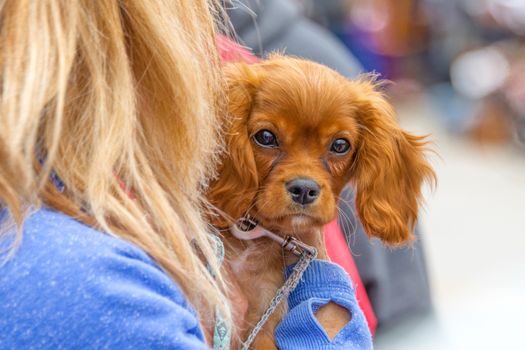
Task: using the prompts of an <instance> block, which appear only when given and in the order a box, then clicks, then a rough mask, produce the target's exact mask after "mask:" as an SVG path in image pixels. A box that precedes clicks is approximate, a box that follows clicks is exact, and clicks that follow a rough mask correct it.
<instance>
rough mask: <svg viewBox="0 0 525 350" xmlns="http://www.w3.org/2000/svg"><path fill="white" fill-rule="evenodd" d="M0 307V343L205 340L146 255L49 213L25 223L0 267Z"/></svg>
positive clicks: (48, 345) (189, 310)
mask: <svg viewBox="0 0 525 350" xmlns="http://www.w3.org/2000/svg"><path fill="white" fill-rule="evenodd" d="M0 299H1V300H8V302H5V303H1V305H0V343H5V342H15V343H14V344H15V345H17V346H26V345H27V347H28V348H31V346H33V345H35V344H34V340H35V339H40V340H39V341H40V342H41V343H40V344H39V347H41V348H53V347H55V346H57V347H60V346H59V345H60V344H68V345H71V346H72V345H79V346H81V344H88V343H89V344H90V347H91V346H92V347H93V348H115V347H118V348H127V347H128V346H130V344H135V345H136V346H138V345H140V344H141V343H143V344H142V345H144V346H145V347H149V346H151V345H152V344H155V345H156V346H157V347H158V348H164V347H165V346H163V344H164V345H166V346H167V345H168V344H170V345H171V344H172V339H171V338H172V336H171V335H169V336H168V334H169V330H168V329H167V328H166V327H170V328H171V329H173V330H174V331H176V330H179V331H181V332H185V333H188V332H189V333H190V334H193V336H194V337H195V338H196V339H197V340H198V339H200V338H201V337H202V334H201V333H200V330H199V324H198V321H197V318H196V317H195V313H194V311H193V310H192V308H191V307H190V306H189V305H188V303H187V301H186V299H185V297H184V295H183V293H182V291H181V290H180V289H179V288H178V286H177V285H176V283H175V282H173V280H172V279H171V278H170V277H169V276H168V275H167V274H166V273H165V272H164V271H163V270H162V269H161V268H160V267H159V266H158V265H157V264H155V262H154V261H153V260H152V259H151V258H150V257H149V256H148V255H147V254H146V253H145V252H144V251H143V250H141V249H139V248H138V247H136V246H134V245H133V244H131V243H129V242H127V241H124V240H122V239H120V238H118V237H114V236H111V235H109V234H106V233H103V232H100V231H97V230H95V229H93V228H91V227H89V226H87V225H85V224H83V223H81V222H79V221H77V220H75V219H74V218H71V217H69V216H67V215H64V214H62V213H59V212H56V211H52V210H48V209H40V210H38V211H36V212H34V213H32V214H31V215H30V216H28V218H27V219H26V221H25V222H24V226H23V236H22V242H21V243H20V244H19V246H18V248H17V250H16V251H15V253H14V255H13V256H12V257H11V258H10V259H9V260H7V262H4V263H3V265H0ZM2 315H3V316H2ZM7 315H9V316H7ZM161 321H162V322H161ZM176 333H177V332H174V334H176ZM1 334H3V335H4V336H6V337H8V338H4V337H3V336H2V335H1ZM9 344H10V343H9ZM40 345H41V346H40Z"/></svg>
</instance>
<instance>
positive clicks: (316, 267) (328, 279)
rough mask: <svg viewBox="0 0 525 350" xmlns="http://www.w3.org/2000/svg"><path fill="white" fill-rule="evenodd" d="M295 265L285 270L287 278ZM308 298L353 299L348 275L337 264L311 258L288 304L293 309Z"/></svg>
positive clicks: (353, 292) (353, 294) (353, 295)
mask: <svg viewBox="0 0 525 350" xmlns="http://www.w3.org/2000/svg"><path fill="white" fill-rule="evenodd" d="M294 267H295V265H290V266H288V267H287V268H286V270H285V277H286V278H288V277H289V276H290V275H291V273H292V272H293V269H294ZM310 298H321V299H334V298H336V299H347V300H355V291H354V287H353V285H352V281H351V280H350V277H349V276H348V274H347V273H346V271H345V270H344V269H343V268H342V267H340V266H339V265H336V264H333V263H331V262H328V261H324V260H313V261H312V262H311V263H310V265H309V266H308V268H307V269H306V271H305V272H304V274H303V276H302V277H301V280H300V281H299V284H298V285H297V287H296V288H295V289H294V290H293V291H292V292H291V293H290V295H289V297H288V306H289V307H290V309H293V308H294V307H295V306H297V305H298V304H300V303H302V302H303V301H305V300H308V299H310Z"/></svg>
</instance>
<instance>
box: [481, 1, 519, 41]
mask: <svg viewBox="0 0 525 350" xmlns="http://www.w3.org/2000/svg"><path fill="white" fill-rule="evenodd" d="M489 12H490V13H491V15H492V16H493V17H494V18H495V19H496V21H498V22H499V23H501V24H502V25H504V26H505V27H507V28H509V29H510V30H512V31H514V32H516V33H518V34H524V33H525V0H490V2H489Z"/></svg>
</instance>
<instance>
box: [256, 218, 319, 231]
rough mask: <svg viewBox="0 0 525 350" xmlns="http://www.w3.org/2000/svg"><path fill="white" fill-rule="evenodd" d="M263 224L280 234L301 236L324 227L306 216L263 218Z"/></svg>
mask: <svg viewBox="0 0 525 350" xmlns="http://www.w3.org/2000/svg"><path fill="white" fill-rule="evenodd" d="M260 222H261V224H262V225H263V226H264V227H266V228H268V229H270V230H274V231H276V232H278V233H288V234H294V235H297V234H301V233H302V232H308V231H310V230H312V229H314V228H317V227H321V226H323V222H321V220H319V219H318V218H315V217H313V216H310V215H306V214H291V215H285V216H281V217H278V218H261V220H260Z"/></svg>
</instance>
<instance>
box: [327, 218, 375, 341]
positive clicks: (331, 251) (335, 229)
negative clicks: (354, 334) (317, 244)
mask: <svg viewBox="0 0 525 350" xmlns="http://www.w3.org/2000/svg"><path fill="white" fill-rule="evenodd" d="M324 234H325V243H326V250H327V252H328V256H329V257H330V259H331V260H332V262H334V263H336V264H338V265H340V266H341V267H342V268H343V269H345V271H346V272H347V273H348V275H350V277H351V278H352V281H353V282H354V285H355V288H356V297H357V301H358V302H359V306H360V307H361V310H363V313H364V314H365V318H366V321H367V322H368V328H370V333H372V335H373V334H374V333H375V330H376V327H377V318H376V315H375V313H374V310H373V309H372V304H370V300H369V299H368V294H366V290H365V287H364V285H363V282H362V281H361V277H360V276H359V272H358V271H357V266H356V265H355V262H354V259H353V258H352V255H351V254H350V250H349V249H348V244H347V242H346V239H345V237H344V235H343V231H341V228H340V227H339V224H338V222H337V220H334V221H332V222H330V223H329V224H328V225H326V226H325V228H324Z"/></svg>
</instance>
